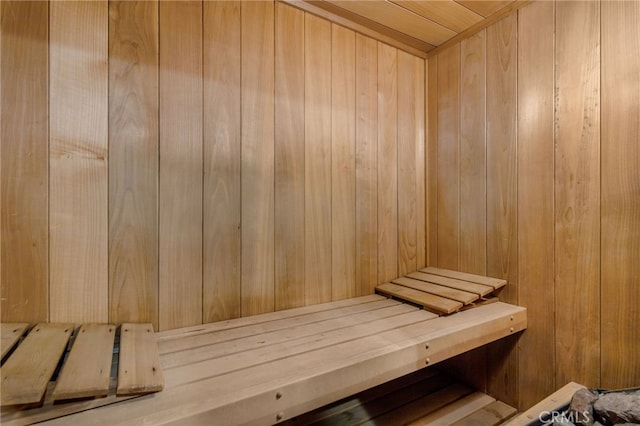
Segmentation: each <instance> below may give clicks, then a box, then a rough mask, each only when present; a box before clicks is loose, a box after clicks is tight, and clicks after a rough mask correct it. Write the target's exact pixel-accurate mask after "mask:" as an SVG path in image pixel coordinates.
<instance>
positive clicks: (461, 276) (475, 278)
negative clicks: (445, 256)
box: [420, 266, 507, 289]
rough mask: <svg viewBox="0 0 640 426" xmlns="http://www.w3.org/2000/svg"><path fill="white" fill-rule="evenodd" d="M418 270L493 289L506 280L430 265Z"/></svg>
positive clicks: (505, 283)
mask: <svg viewBox="0 0 640 426" xmlns="http://www.w3.org/2000/svg"><path fill="white" fill-rule="evenodd" d="M420 272H424V273H426V274H432V275H439V276H441V277H448V278H453V279H455V280H462V281H469V282H471V283H476V284H480V285H483V286H491V287H493V289H498V288H500V287H504V286H505V285H507V280H504V279H500V278H492V277H485V276H482V275H477V274H469V273H466V272H459V271H450V270H447V269H442V268H434V267H431V266H429V267H427V268H424V269H421V270H420ZM430 278H432V277H430Z"/></svg>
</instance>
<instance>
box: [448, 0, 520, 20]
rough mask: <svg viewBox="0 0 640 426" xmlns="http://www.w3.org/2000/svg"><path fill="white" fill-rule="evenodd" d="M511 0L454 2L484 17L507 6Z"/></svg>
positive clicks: (456, 0)
mask: <svg viewBox="0 0 640 426" xmlns="http://www.w3.org/2000/svg"><path fill="white" fill-rule="evenodd" d="M512 1H513V0H488V1H483V0H455V2H456V3H459V4H461V5H462V6H464V7H466V8H469V9H471V10H472V11H474V12H476V13H478V14H480V15H482V16H484V17H485V18H486V17H487V16H489V15H492V14H494V13H495V12H497V11H498V10H500V9H502V8H503V7H505V6H508V5H509V3H511V2H512Z"/></svg>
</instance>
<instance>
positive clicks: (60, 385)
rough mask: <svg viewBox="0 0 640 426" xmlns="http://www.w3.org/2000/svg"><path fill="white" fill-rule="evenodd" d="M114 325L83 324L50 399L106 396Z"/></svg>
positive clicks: (114, 331) (114, 330)
mask: <svg viewBox="0 0 640 426" xmlns="http://www.w3.org/2000/svg"><path fill="white" fill-rule="evenodd" d="M115 335H116V327H115V326H114V325H112V324H84V325H83V326H82V327H81V328H80V330H79V331H78V334H77V335H76V338H75V340H74V342H73V346H72V347H71V352H70V353H69V356H68V358H67V360H66V361H65V363H64V366H63V368H62V371H61V372H60V375H59V376H58V380H57V381H56V387H55V390H54V391H53V399H54V400H61V399H72V398H84V397H90V396H96V397H98V396H107V394H108V393H109V382H110V378H111V359H112V358H113V343H114V337H115Z"/></svg>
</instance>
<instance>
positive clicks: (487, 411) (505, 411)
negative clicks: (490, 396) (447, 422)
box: [452, 401, 518, 426]
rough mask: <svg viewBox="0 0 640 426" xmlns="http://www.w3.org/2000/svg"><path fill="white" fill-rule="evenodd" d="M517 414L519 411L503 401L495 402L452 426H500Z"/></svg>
mask: <svg viewBox="0 0 640 426" xmlns="http://www.w3.org/2000/svg"><path fill="white" fill-rule="evenodd" d="M517 412H518V410H516V409H515V408H513V407H512V406H510V405H507V404H505V403H504V402H502V401H494V402H492V403H491V404H488V405H486V406H484V407H482V408H480V409H479V410H476V411H475V412H473V413H471V414H469V415H468V416H467V417H465V418H463V419H461V420H458V421H457V422H455V423H453V424H452V426H498V425H500V424H502V423H503V422H504V421H505V420H506V419H508V418H509V417H511V416H513V415H514V414H515V413H517Z"/></svg>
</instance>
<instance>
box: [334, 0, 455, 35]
mask: <svg viewBox="0 0 640 426" xmlns="http://www.w3.org/2000/svg"><path fill="white" fill-rule="evenodd" d="M331 3H332V4H334V5H336V6H338V7H341V8H343V9H346V10H348V11H350V12H353V13H355V14H358V15H360V16H363V17H365V18H367V19H370V20H372V21H375V22H379V23H381V24H383V25H385V26H387V27H389V28H392V29H394V30H397V31H400V32H402V33H405V34H407V35H409V36H411V37H414V38H417V39H418V40H422V41H424V42H426V43H429V44H432V45H434V46H437V45H439V44H442V43H443V42H445V41H447V40H448V39H450V38H451V37H453V36H455V35H456V33H455V32H454V31H451V30H450V29H448V28H445V27H443V26H442V25H440V24H437V23H435V22H433V21H430V20H428V19H425V18H423V17H422V16H420V15H417V14H415V13H412V12H410V11H408V10H407V9H404V8H402V7H400V6H398V5H396V4H394V3H390V2H371V1H370V2H357V1H336V0H332V1H331Z"/></svg>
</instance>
